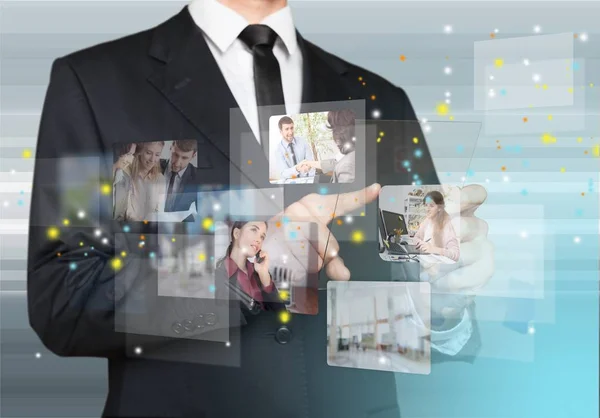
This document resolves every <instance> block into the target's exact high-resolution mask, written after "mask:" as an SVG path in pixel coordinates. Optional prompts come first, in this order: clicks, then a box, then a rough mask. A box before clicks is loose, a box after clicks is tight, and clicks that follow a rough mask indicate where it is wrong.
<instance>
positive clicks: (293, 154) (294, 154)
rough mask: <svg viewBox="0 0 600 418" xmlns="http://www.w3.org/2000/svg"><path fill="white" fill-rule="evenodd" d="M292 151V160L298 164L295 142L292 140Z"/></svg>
mask: <svg viewBox="0 0 600 418" xmlns="http://www.w3.org/2000/svg"><path fill="white" fill-rule="evenodd" d="M290 151H291V153H292V160H293V161H294V165H296V164H298V160H297V159H296V153H295V152H294V144H292V143H291V142H290Z"/></svg>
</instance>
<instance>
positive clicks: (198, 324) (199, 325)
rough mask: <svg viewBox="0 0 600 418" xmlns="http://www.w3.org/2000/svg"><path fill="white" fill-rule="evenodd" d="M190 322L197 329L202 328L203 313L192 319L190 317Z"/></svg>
mask: <svg viewBox="0 0 600 418" xmlns="http://www.w3.org/2000/svg"><path fill="white" fill-rule="evenodd" d="M192 324H194V327H196V328H198V329H201V328H204V325H205V323H204V315H202V314H200V315H198V316H196V317H195V318H194V319H192Z"/></svg>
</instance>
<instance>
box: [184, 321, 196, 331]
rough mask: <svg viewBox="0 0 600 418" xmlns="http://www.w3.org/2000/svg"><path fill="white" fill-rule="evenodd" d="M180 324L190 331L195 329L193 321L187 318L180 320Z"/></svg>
mask: <svg viewBox="0 0 600 418" xmlns="http://www.w3.org/2000/svg"><path fill="white" fill-rule="evenodd" d="M181 325H183V328H185V330H186V331H189V332H192V331H193V330H195V329H196V325H194V323H193V322H192V321H190V320H189V319H186V320H185V321H181Z"/></svg>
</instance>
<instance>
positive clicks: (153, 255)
mask: <svg viewBox="0 0 600 418" xmlns="http://www.w3.org/2000/svg"><path fill="white" fill-rule="evenodd" d="M148 255H149V256H150V258H154V257H156V254H155V253H154V251H152V252H151V253H150V254H148Z"/></svg>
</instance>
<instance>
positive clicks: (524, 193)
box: [521, 189, 529, 196]
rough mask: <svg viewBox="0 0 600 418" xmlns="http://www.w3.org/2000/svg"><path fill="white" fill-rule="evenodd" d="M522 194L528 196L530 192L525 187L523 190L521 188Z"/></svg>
mask: <svg viewBox="0 0 600 418" xmlns="http://www.w3.org/2000/svg"><path fill="white" fill-rule="evenodd" d="M521 194H522V195H523V196H527V195H528V194H529V192H528V191H527V189H523V190H521Z"/></svg>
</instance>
